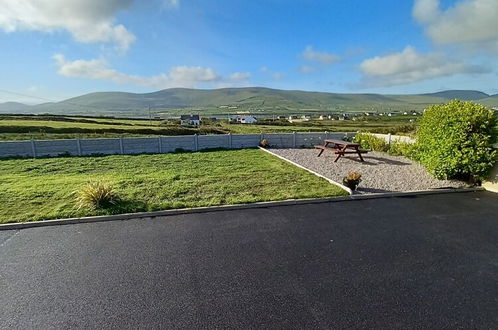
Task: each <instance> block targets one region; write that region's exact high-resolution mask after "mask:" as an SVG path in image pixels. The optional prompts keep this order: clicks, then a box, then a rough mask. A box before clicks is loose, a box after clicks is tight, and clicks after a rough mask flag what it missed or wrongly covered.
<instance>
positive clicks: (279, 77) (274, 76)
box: [271, 72, 284, 80]
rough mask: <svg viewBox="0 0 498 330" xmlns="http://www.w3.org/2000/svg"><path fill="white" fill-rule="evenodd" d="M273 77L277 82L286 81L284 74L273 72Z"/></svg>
mask: <svg viewBox="0 0 498 330" xmlns="http://www.w3.org/2000/svg"><path fill="white" fill-rule="evenodd" d="M271 77H272V78H273V79H275V80H281V79H284V74H283V73H282V72H272V73H271Z"/></svg>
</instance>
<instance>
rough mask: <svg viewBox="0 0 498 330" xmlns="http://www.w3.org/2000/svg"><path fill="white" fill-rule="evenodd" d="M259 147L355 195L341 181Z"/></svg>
mask: <svg viewBox="0 0 498 330" xmlns="http://www.w3.org/2000/svg"><path fill="white" fill-rule="evenodd" d="M258 148H259V149H260V150H263V151H266V152H267V153H269V154H270V155H273V156H275V157H277V158H280V159H282V160H285V161H286V162H288V163H290V164H292V165H294V166H297V167H299V168H302V169H303V170H306V171H308V172H310V173H311V174H314V175H316V176H318V177H320V178H322V179H325V180H327V181H328V182H329V183H330V184H333V185H335V186H337V187H339V188H341V189H342V190H345V191H346V192H347V193H348V194H349V195H351V196H352V195H353V191H352V190H351V189H350V188H349V187H346V186H345V185H343V184H341V183H339V182H335V181H334V180H332V179H329V178H327V177H325V176H323V175H321V174H320V173H318V172H315V171H313V170H310V169H309V168H306V167H304V166H302V165H299V164H298V163H295V162H293V161H292V160H289V159H287V158H285V157H282V156H280V155H277V154H275V153H273V152H271V151H270V150H268V149H265V148H262V147H258Z"/></svg>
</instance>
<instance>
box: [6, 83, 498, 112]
mask: <svg viewBox="0 0 498 330" xmlns="http://www.w3.org/2000/svg"><path fill="white" fill-rule="evenodd" d="M454 98H458V99H463V100H474V101H477V102H480V103H482V104H484V105H487V106H491V107H497V106H498V96H496V95H494V96H490V95H488V94H485V93H482V92H479V91H465V90H463V91H458V90H453V91H443V92H437V93H430V94H413V95H380V94H339V93H324V92H308V91H292V90H278V89H270V88H262V87H247V88H222V89H212V90H201V89H186V88H171V89H165V90H161V91H157V92H153V93H144V94H137V93H124V92H98V93H90V94H85V95H81V96H78V97H74V98H71V99H67V100H64V101H61V102H57V103H45V104H41V105H37V106H28V105H24V104H20V103H13V102H11V103H3V104H0V113H34V114H39V113H52V114H63V115H97V116H98V115H112V116H127V117H147V116H148V115H149V111H150V113H151V114H159V113H166V114H170V115H179V114H184V113H191V112H196V113H201V114H202V115H205V116H207V115H217V114H218V115H219V114H227V113H234V112H238V111H249V112H251V113H254V114H262V115H271V114H291V113H313V112H315V113H320V112H340V111H342V112H356V111H372V112H385V111H408V110H418V111H420V110H423V109H424V108H426V107H427V106H429V105H432V104H435V103H443V102H447V101H448V100H450V99H454ZM149 109H150V110H149Z"/></svg>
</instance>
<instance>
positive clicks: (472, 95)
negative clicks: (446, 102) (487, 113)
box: [422, 90, 490, 101]
mask: <svg viewBox="0 0 498 330" xmlns="http://www.w3.org/2000/svg"><path fill="white" fill-rule="evenodd" d="M422 95H427V96H436V97H443V98H446V99H450V100H452V99H459V100H465V101H477V100H482V99H485V98H487V97H489V96H490V95H488V94H486V93H483V92H479V91H466V90H451V91H443V92H437V93H430V94H422Z"/></svg>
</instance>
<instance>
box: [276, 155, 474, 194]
mask: <svg viewBox="0 0 498 330" xmlns="http://www.w3.org/2000/svg"><path fill="white" fill-rule="evenodd" d="M269 151H270V152H273V153H275V154H277V155H279V156H281V157H284V158H286V159H289V160H291V161H293V162H295V163H297V164H299V165H301V166H304V167H306V168H308V169H310V170H313V171H315V172H317V173H319V174H321V175H323V176H325V177H327V178H329V179H332V180H334V181H336V182H338V183H342V178H343V177H344V176H346V175H347V174H348V173H349V172H359V173H360V174H361V175H362V181H361V183H360V185H359V186H358V189H357V191H356V192H355V193H359V194H368V193H380V192H392V191H400V192H403V191H404V192H406V191H421V190H430V189H437V188H462V187H466V186H468V185H467V184H465V183H464V182H461V181H456V180H437V179H435V178H433V177H432V176H431V175H430V174H429V173H428V172H427V171H426V170H425V168H424V167H422V166H421V165H420V164H418V163H416V162H414V161H412V160H410V159H408V158H406V157H398V156H390V155H388V154H386V153H382V152H373V151H371V152H369V153H367V154H363V158H364V159H365V161H364V162H361V161H360V160H359V158H358V156H357V155H347V156H346V157H341V158H340V159H339V160H338V161H337V163H334V159H335V157H336V155H334V154H333V153H332V152H329V151H325V152H324V153H323V154H322V155H321V156H320V157H317V155H318V153H319V150H316V149H273V148H272V149H269Z"/></svg>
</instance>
